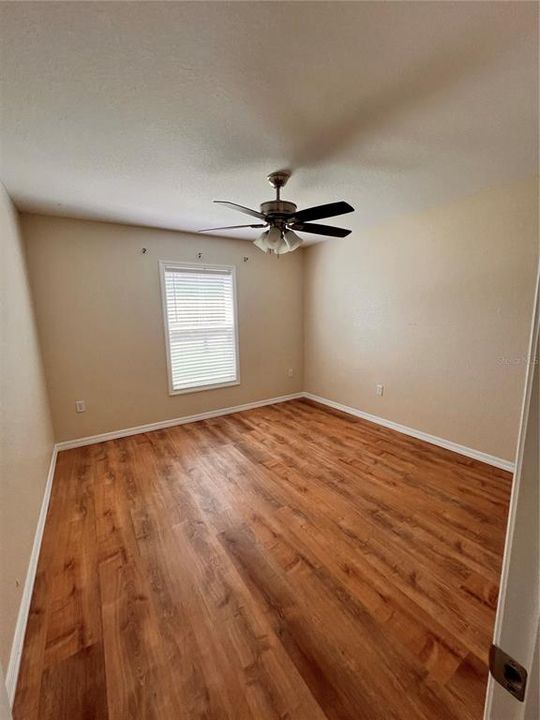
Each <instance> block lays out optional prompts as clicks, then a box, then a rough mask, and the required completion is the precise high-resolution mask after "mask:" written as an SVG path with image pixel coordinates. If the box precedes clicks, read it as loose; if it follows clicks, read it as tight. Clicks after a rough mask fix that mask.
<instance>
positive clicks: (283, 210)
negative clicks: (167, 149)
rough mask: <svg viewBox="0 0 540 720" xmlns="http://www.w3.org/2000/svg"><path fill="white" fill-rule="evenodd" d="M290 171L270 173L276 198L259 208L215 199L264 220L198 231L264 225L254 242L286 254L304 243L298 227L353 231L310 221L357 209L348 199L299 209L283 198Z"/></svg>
mask: <svg viewBox="0 0 540 720" xmlns="http://www.w3.org/2000/svg"><path fill="white" fill-rule="evenodd" d="M289 177H290V173H289V172H287V171H286V170H280V171H279V172H273V173H270V175H268V178H267V179H268V182H269V183H270V185H272V187H274V188H275V190H276V199H275V200H269V201H268V202H263V203H262V204H261V209H260V211H258V210H252V209H251V208H247V207H244V206H243V205H237V204H236V203H233V202H228V201H226V200H214V202H215V203H218V204H219V205H226V206H227V207H230V208H232V209H233V210H238V211H239V212H241V213H244V215H251V217H255V218H258V219H259V220H261V221H262V222H260V223H256V224H253V225H228V226H226V227H217V228H206V229H205V230H199V232H213V231H215V230H235V229H236V228H265V230H264V231H263V232H262V233H261V235H260V236H259V237H258V238H257V239H256V240H254V241H253V244H254V245H256V246H257V247H258V248H259V249H260V250H262V251H263V252H266V253H274V254H275V255H283V254H284V253H287V252H292V251H293V250H296V249H297V248H298V247H300V245H301V244H302V243H303V239H302V238H301V237H299V236H298V235H297V234H296V232H294V231H295V230H298V231H299V232H302V233H304V232H307V233H315V234H316V235H328V236H329V237H345V236H347V235H349V233H350V232H351V231H350V230H345V229H344V228H338V227H333V226H331V225H319V224H317V223H312V222H309V221H310V220H322V219H323V218H327V217H335V216H336V215H345V213H350V212H354V208H353V207H351V206H350V205H349V203H346V202H343V201H341V202H333V203H327V204H326V205H317V206H315V207H311V208H307V209H305V210H299V211H297V210H296V205H295V204H294V203H292V202H289V201H288V200H282V199H281V197H280V193H281V188H282V187H283V186H284V185H285V184H286V183H287V180H288V179H289Z"/></svg>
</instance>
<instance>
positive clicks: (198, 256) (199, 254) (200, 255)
mask: <svg viewBox="0 0 540 720" xmlns="http://www.w3.org/2000/svg"><path fill="white" fill-rule="evenodd" d="M203 257H204V253H202V252H198V253H197V258H198V259H199V260H202V259H203Z"/></svg>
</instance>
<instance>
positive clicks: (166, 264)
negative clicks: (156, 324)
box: [159, 260, 240, 395]
mask: <svg viewBox="0 0 540 720" xmlns="http://www.w3.org/2000/svg"><path fill="white" fill-rule="evenodd" d="M170 267H172V268H178V269H183V268H185V269H186V270H209V271H218V272H219V271H222V270H226V271H228V272H230V274H231V278H232V294H233V297H232V301H233V313H234V335H235V350H236V378H235V380H230V381H229V382H216V383H210V384H208V385H194V386H192V387H187V388H182V389H180V390H175V389H174V387H173V378H172V366H171V343H170V336H169V316H168V308H167V291H166V285H165V272H166V270H167V268H170ZM159 276H160V284H161V318H162V321H163V332H164V335H165V355H166V359H167V381H168V387H169V395H185V394H186V393H196V392H202V391H204V390H217V389H218V388H224V387H232V386H234V385H240V329H239V327H238V299H237V292H236V265H210V264H208V263H189V262H182V261H181V260H171V261H168V260H160V261H159Z"/></svg>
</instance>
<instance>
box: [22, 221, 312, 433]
mask: <svg viewBox="0 0 540 720" xmlns="http://www.w3.org/2000/svg"><path fill="white" fill-rule="evenodd" d="M22 228H23V233H24V236H25V240H26V247H27V255H28V263H29V269H30V275H31V279H32V290H33V293H34V298H35V303H36V312H37V318H38V326H39V331H40V338H41V345H42V350H43V358H44V364H45V369H46V375H47V381H48V387H49V395H50V398H51V408H52V414H53V422H54V427H55V431H56V438H57V440H67V439H72V438H77V437H84V436H87V435H93V434H97V433H102V432H108V431H111V430H119V429H122V428H128V427H133V426H136V425H143V424H146V423H152V422H157V421H160V420H167V419H170V418H176V417H181V416H183V415H191V414H194V413H199V412H204V411H206V410H213V409H218V408H222V407H228V406H233V405H239V404H242V403H247V402H252V401H255V400H261V399H265V398H272V397H276V396H279V395H286V394H289V393H293V392H298V391H300V390H301V389H302V386H303V377H302V360H303V329H302V256H301V253H295V254H291V255H286V256H284V257H281V258H280V259H279V260H277V259H276V258H274V257H266V256H265V255H264V254H263V253H261V252H260V251H259V250H257V249H256V248H254V247H253V246H252V245H250V244H249V243H247V242H245V241H242V240H230V239H224V238H209V237H204V236H201V235H190V234H186V233H176V232H170V231H164V230H152V229H148V228H140V227H131V226H126V225H116V224H109V223H99V222H91V221H81V220H71V219H65V218H53V217H42V216H37V215H23V216H22ZM143 247H146V248H147V250H148V251H147V253H146V254H144V255H143V254H142V253H141V248H143ZM198 252H203V253H204V261H206V262H207V263H216V264H220V263H222V264H231V265H236V267H237V293H238V314H239V333H240V371H241V384H240V385H238V386H233V387H228V388H222V389H216V390H209V391H202V392H195V393H189V394H183V395H175V396H172V397H171V396H169V394H168V387H167V367H166V356H165V345H164V334H163V324H162V309H161V294H160V281H159V272H158V260H160V259H163V260H181V261H188V262H197V253H198ZM245 256H247V257H248V258H249V260H248V262H244V261H243V258H244V257H245ZM289 368H293V369H294V377H292V378H289V377H288V369H289ZM76 400H86V404H87V408H88V409H87V411H86V413H82V414H76V413H75V401H76Z"/></svg>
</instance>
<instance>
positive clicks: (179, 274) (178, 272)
mask: <svg viewBox="0 0 540 720" xmlns="http://www.w3.org/2000/svg"><path fill="white" fill-rule="evenodd" d="M161 282H162V290H163V301H164V302H163V304H164V313H165V329H166V338H167V352H168V360H169V362H168V364H169V385H170V391H171V392H185V391H187V390H189V389H191V388H193V389H203V388H206V387H212V386H216V385H232V384H236V383H238V343H237V328H236V297H235V284H234V283H235V276H234V269H233V268H232V267H225V266H223V267H219V266H213V267H206V266H205V267H202V266H201V267H199V266H194V267H193V266H189V265H176V264H171V263H162V264H161Z"/></svg>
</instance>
